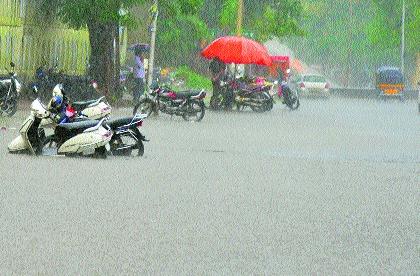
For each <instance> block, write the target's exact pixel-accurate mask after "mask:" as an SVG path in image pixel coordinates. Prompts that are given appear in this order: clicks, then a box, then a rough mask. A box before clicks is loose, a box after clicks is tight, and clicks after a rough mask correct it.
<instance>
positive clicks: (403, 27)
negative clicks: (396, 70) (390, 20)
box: [401, 0, 405, 75]
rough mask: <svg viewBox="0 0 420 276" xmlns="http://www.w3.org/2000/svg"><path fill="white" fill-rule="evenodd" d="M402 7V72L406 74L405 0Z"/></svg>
mask: <svg viewBox="0 0 420 276" xmlns="http://www.w3.org/2000/svg"><path fill="white" fill-rule="evenodd" d="M402 2H403V7H402V19H401V72H402V74H403V75H404V69H405V68H404V67H405V64H404V53H405V0H403V1H402Z"/></svg>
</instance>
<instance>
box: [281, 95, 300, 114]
mask: <svg viewBox="0 0 420 276" xmlns="http://www.w3.org/2000/svg"><path fill="white" fill-rule="evenodd" d="M290 92H291V93H286V94H285V95H284V97H285V99H284V102H285V103H286V105H287V107H289V108H290V110H296V109H298V108H299V106H300V101H299V96H298V95H297V92H296V91H290Z"/></svg>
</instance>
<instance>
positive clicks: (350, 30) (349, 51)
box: [345, 0, 354, 88]
mask: <svg viewBox="0 0 420 276" xmlns="http://www.w3.org/2000/svg"><path fill="white" fill-rule="evenodd" d="M353 18H354V14H353V1H352V0H349V21H348V22H349V23H350V26H349V28H348V40H349V43H348V45H347V47H348V49H347V68H346V80H345V85H346V88H348V87H349V85H350V75H351V60H352V50H353V28H354V20H353Z"/></svg>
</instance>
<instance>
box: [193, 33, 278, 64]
mask: <svg viewBox="0 0 420 276" xmlns="http://www.w3.org/2000/svg"><path fill="white" fill-rule="evenodd" d="M201 55H202V56H203V57H205V58H208V59H212V58H219V59H220V60H221V61H223V62H225V63H235V64H258V65H266V66H270V65H271V63H272V60H271V58H270V56H269V54H268V52H267V49H266V48H265V47H264V46H263V45H261V44H259V43H258V42H256V41H254V40H251V39H248V38H244V37H238V36H225V37H221V38H218V39H216V40H215V41H213V42H212V43H211V44H210V45H209V46H207V47H206V48H205V49H204V50H203V51H202V52H201Z"/></svg>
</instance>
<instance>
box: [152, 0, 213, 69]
mask: <svg viewBox="0 0 420 276" xmlns="http://www.w3.org/2000/svg"><path fill="white" fill-rule="evenodd" d="M203 4H204V1H203V0H173V1H160V2H159V19H158V26H157V29H158V35H157V48H156V50H157V53H156V54H157V59H158V62H159V63H161V64H163V65H171V66H179V65H184V64H194V63H195V61H196V59H197V57H198V54H199V51H200V47H199V46H200V40H202V39H205V38H208V37H209V31H208V28H207V25H206V24H205V22H203V20H202V19H201V18H200V14H199V12H200V10H201V8H202V7H203Z"/></svg>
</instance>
